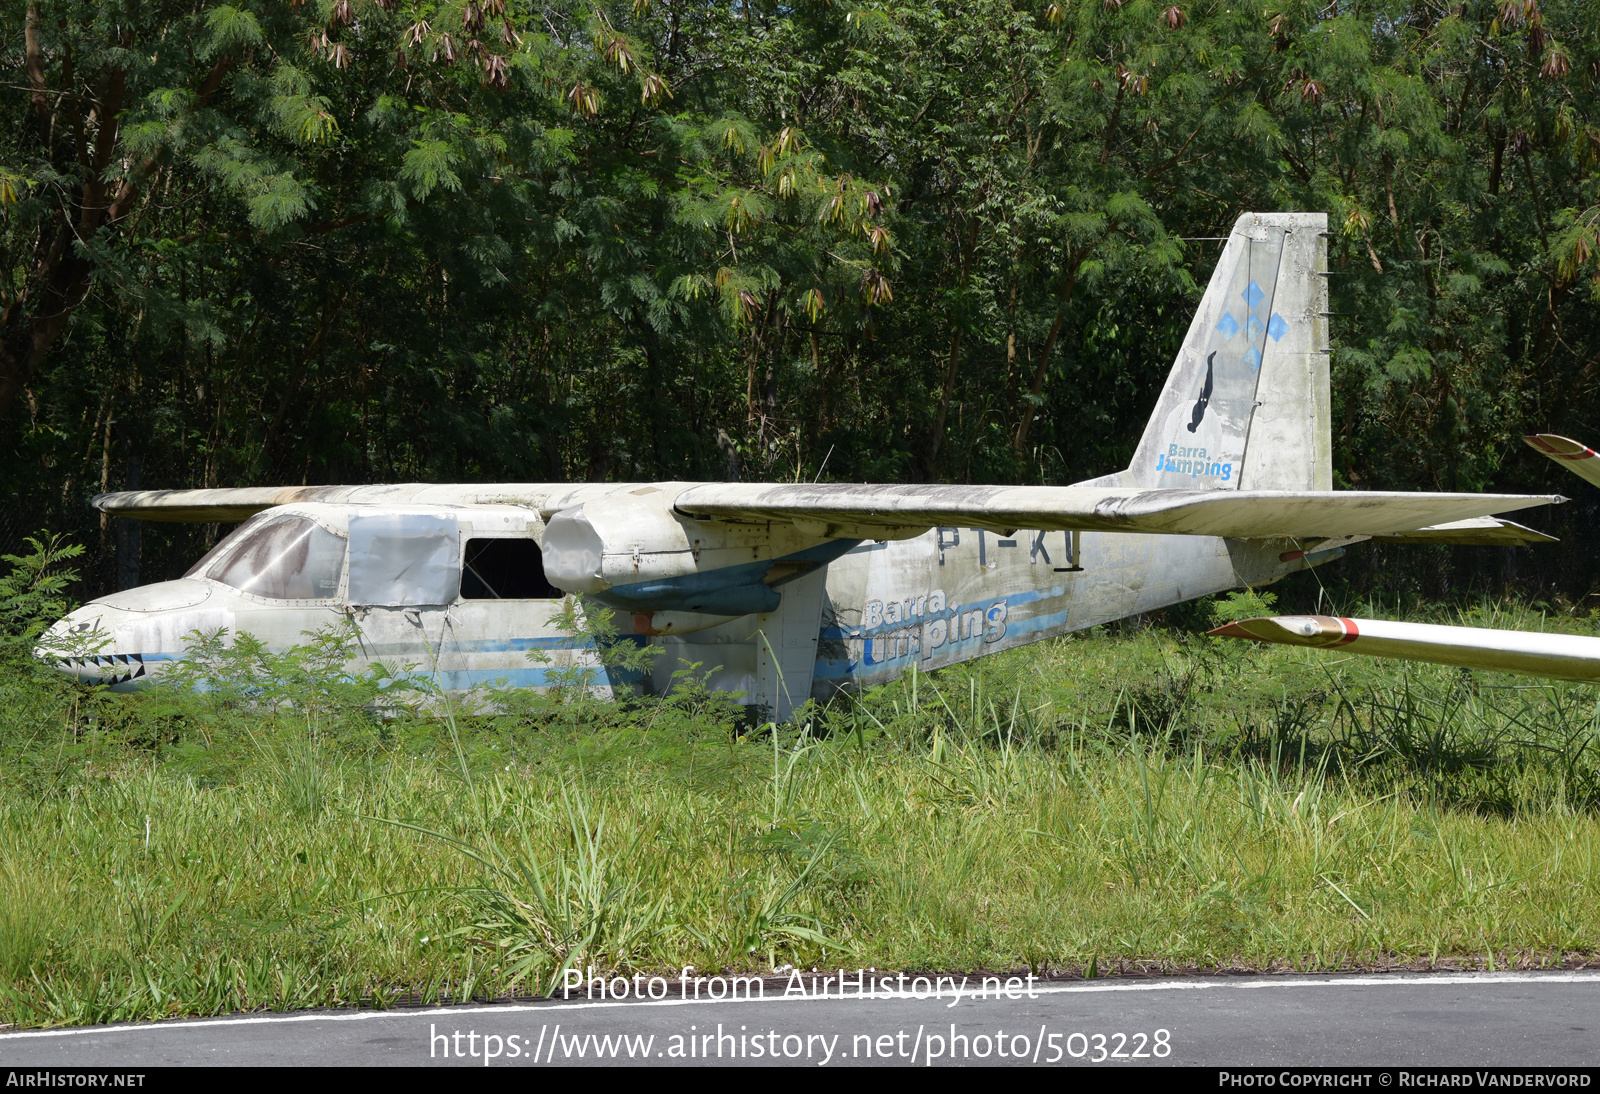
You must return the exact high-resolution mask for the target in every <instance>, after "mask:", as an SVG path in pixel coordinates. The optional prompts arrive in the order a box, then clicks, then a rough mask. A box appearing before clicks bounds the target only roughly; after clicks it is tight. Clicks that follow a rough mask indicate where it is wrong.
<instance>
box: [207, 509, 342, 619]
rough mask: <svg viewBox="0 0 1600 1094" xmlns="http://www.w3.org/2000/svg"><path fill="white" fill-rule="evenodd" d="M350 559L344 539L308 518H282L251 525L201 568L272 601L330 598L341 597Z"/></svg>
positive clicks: (244, 528)
mask: <svg viewBox="0 0 1600 1094" xmlns="http://www.w3.org/2000/svg"><path fill="white" fill-rule="evenodd" d="M256 519H259V518H256ZM252 526H253V527H252ZM344 556H345V540H344V537H343V536H339V535H335V534H334V533H332V532H330V531H328V530H327V529H326V528H324V527H323V526H322V525H320V524H318V523H317V522H316V521H314V520H311V519H309V518H307V517H279V518H276V519H269V520H265V521H262V522H261V523H260V524H259V525H257V524H256V523H255V520H252V521H250V522H249V523H247V524H246V525H244V526H243V527H241V528H240V529H239V530H238V531H237V532H235V533H234V534H233V535H232V536H229V537H228V540H227V541H225V542H224V543H222V544H219V545H218V547H217V549H216V550H214V551H212V552H211V554H210V555H208V556H207V559H208V560H210V561H209V562H207V561H204V560H203V562H202V565H203V566H204V569H203V570H202V569H201V568H200V567H196V569H197V570H200V572H201V574H202V576H205V577H209V578H211V579H212V580H213V581H220V582H222V584H224V585H229V586H232V587H233V588H235V589H238V590H239V591H240V592H242V593H250V594H252V595H254V596H261V597H266V598H267V599H269V600H328V599H331V598H333V597H334V596H337V595H338V591H339V575H340V572H341V571H342V570H343V569H344ZM190 572H191V573H193V572H195V571H193V570H191V571H190Z"/></svg>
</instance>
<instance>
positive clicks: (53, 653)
mask: <svg viewBox="0 0 1600 1094" xmlns="http://www.w3.org/2000/svg"><path fill="white" fill-rule="evenodd" d="M119 645H120V644H119V643H118V642H117V641H116V640H115V638H114V636H113V632H112V628H111V626H110V624H109V621H108V620H106V619H105V618H104V613H103V612H102V611H100V610H98V609H97V608H96V606H95V605H93V604H86V605H84V606H83V607H81V608H79V609H77V610H76V611H74V612H72V613H70V614H69V615H67V616H66V617H65V618H63V619H60V620H57V621H56V623H55V624H53V625H52V626H51V627H50V629H49V630H47V631H45V632H44V634H42V635H40V636H39V643H38V645H36V646H35V647H34V648H33V655H34V656H35V657H37V658H38V659H40V660H41V661H44V662H45V663H47V664H49V665H50V666H51V667H53V668H55V669H56V670H57V671H59V672H62V673H64V674H66V675H67V676H70V677H72V678H73V679H74V680H77V681H79V682H80V683H84V684H108V685H111V686H113V687H115V686H117V685H129V684H133V683H134V682H136V681H143V679H144V678H145V676H146V672H147V669H146V666H145V663H144V656H143V654H142V653H140V652H132V651H128V650H121V649H119V648H118V647H119Z"/></svg>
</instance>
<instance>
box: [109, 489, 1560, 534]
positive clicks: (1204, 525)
mask: <svg viewBox="0 0 1600 1094" xmlns="http://www.w3.org/2000/svg"><path fill="white" fill-rule="evenodd" d="M678 486H679V487H681V488H680V489H678V490H677V494H676V509H677V511H678V512H679V513H682V514H685V515H687V516H690V517H697V518H700V519H706V520H735V521H767V520H781V521H789V522H792V523H794V524H796V525H797V526H799V527H801V528H802V530H804V531H808V532H812V533H813V534H816V535H819V536H828V537H834V538H848V537H858V538H863V539H890V538H897V537H906V536H912V535H918V534H920V533H922V532H924V531H926V530H927V529H929V528H933V527H936V526H938V525H951V524H954V525H961V526H964V527H974V528H989V529H993V530H995V531H998V532H1004V533H1007V534H1009V533H1010V532H1012V531H1014V530H1015V529H1018V528H1030V529H1035V530H1039V531H1054V530H1064V531H1086V532H1142V533H1152V534H1163V535H1200V536H1227V537H1235V538H1275V537H1285V536H1287V537H1294V538H1307V539H1316V538H1329V537H1350V536H1374V537H1376V536H1390V535H1397V534H1404V535H1422V536H1428V534H1429V533H1432V534H1433V535H1432V536H1431V537H1429V541H1430V542H1437V541H1441V539H1440V537H1448V536H1450V535H1456V534H1460V533H1462V532H1463V529H1460V528H1455V529H1454V531H1451V528H1452V526H1453V524H1459V522H1462V521H1474V520H1478V519H1480V518H1483V517H1485V516H1486V515H1487V514H1490V513H1504V512H1510V511H1513V510H1517V509H1526V508H1528V507H1530V506H1534V505H1547V504H1550V503H1552V502H1559V501H1562V500H1564V499H1562V498H1560V497H1556V496H1545V495H1529V494H1424V493H1384V492H1373V491H1360V490H1323V491H1317V490H1305V491H1276V490H1173V489H1151V488H1139V487H1121V486H1111V487H1107V486H937V485H935V486H905V485H883V486H870V485H868V486H858V485H853V484H846V483H822V484H816V485H806V484H803V483H800V484H795V483H697V484H687V485H685V484H678ZM585 489H587V490H594V489H602V490H609V489H612V488H607V487H598V488H596V487H589V488H585ZM616 489H624V488H623V487H617V488H616ZM582 492H583V491H581V490H575V489H573V488H571V487H568V486H549V485H538V484H504V485H493V484H490V485H471V486H461V487H449V486H443V485H439V486H427V485H424V484H416V483H413V484H401V485H393V486H287V487H245V488H239V489H218V490H140V491H124V492H121V493H115V494H101V495H100V496H98V497H96V498H95V499H94V505H95V508H97V509H99V510H100V511H101V512H103V513H107V514H109V515H111V516H118V517H136V518H139V519H143V520H164V521H201V522H204V521H218V522H229V521H238V520H244V519H245V518H246V517H249V516H250V515H252V514H254V513H258V512H260V511H261V510H263V509H268V508H271V507H272V506H275V505H287V504H290V503H292V502H310V501H318V502H345V503H349V504H358V505H382V504H397V505H398V504H407V503H413V504H416V503H424V502H426V503H430V504H440V503H444V504H464V505H470V504H474V503H478V502H482V501H485V500H486V499H492V500H494V501H495V502H496V503H499V504H523V505H529V506H532V507H535V508H538V509H539V510H540V511H541V512H545V513H546V515H547V516H548V515H550V513H553V512H554V511H556V510H559V509H562V508H565V507H567V506H569V505H572V504H575V503H576V501H577V499H578V496H579V494H581V493H582ZM1497 523H1498V522H1497ZM1513 527H1515V526H1513ZM1413 530H1420V531H1413ZM1484 532H1485V529H1478V534H1484ZM1449 541H1451V542H1459V540H1458V539H1457V540H1449Z"/></svg>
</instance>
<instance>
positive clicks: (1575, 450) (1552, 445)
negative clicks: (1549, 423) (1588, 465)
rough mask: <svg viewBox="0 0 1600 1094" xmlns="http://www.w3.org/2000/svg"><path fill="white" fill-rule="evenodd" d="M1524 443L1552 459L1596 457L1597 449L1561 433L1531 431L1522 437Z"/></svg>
mask: <svg viewBox="0 0 1600 1094" xmlns="http://www.w3.org/2000/svg"><path fill="white" fill-rule="evenodd" d="M1522 441H1523V443H1524V444H1526V445H1527V446H1528V447H1529V448H1531V449H1533V450H1534V451H1535V452H1538V453H1539V454H1541V455H1544V456H1548V457H1550V458H1551V459H1552V460H1588V459H1593V458H1595V455H1596V453H1595V450H1594V449H1592V448H1590V447H1589V446H1588V445H1586V444H1584V443H1583V442H1582V441H1575V440H1573V439H1572V438H1571V437H1563V436H1561V435H1560V434H1559V433H1529V434H1527V435H1525V436H1524V437H1523V438H1522Z"/></svg>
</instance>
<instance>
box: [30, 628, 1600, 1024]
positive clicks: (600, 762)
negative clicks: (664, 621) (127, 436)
mask: <svg viewBox="0 0 1600 1094" xmlns="http://www.w3.org/2000/svg"><path fill="white" fill-rule="evenodd" d="M1518 622H1521V623H1523V624H1529V623H1533V624H1534V625H1537V624H1536V621H1535V620H1531V619H1529V618H1527V617H1523V618H1521V619H1520V620H1518ZM258 654H259V651H258ZM292 667H293V666H288V667H285V666H277V669H274V666H273V665H272V664H267V663H265V662H263V663H259V664H256V665H255V666H254V667H253V668H252V669H251V670H250V671H251V672H252V673H255V674H257V678H259V679H271V680H281V681H287V682H286V683H282V684H281V687H282V688H284V689H287V690H284V691H283V692H282V694H281V695H278V696H277V698H276V699H274V700H273V701H270V702H268V701H263V699H262V696H261V695H260V694H259V693H254V694H240V693H237V692H235V691H230V690H229V688H227V687H221V686H219V687H213V688H211V689H210V690H207V691H204V692H200V693H187V692H186V693H178V692H167V693H163V694H157V695H152V696H146V697H133V698H126V697H120V696H111V695H107V694H104V693H85V692H80V691H78V690H76V689H75V688H73V687H72V686H70V685H68V684H65V683H58V682H56V681H54V680H53V679H51V678H50V677H48V676H35V675H29V674H27V673H26V672H25V671H23V670H21V669H20V668H19V670H18V671H17V672H12V673H7V674H6V675H5V676H4V678H3V680H0V1011H3V1014H0V1021H6V1022H11V1023H16V1024H25V1025H39V1024H54V1023H82V1022H98V1021H110V1020H121V1019H130V1018H155V1017H164V1016H171V1015H187V1014H209V1013H218V1012H225V1011H237V1010H250V1009H257V1008H274V1009H284V1008H291V1007H305V1006H327V1005H352V1004H361V1005H380V1006H381V1005H387V1004H390V1003H392V1002H394V1001H395V1000H397V999H401V998H413V999H428V1000H436V999H463V998H469V997H485V996H496V995H500V994H505V993H513V992H523V993H526V992H534V991H543V990H547V989H548V988H549V986H550V985H551V984H558V983H559V982H560V979H561V973H562V971H563V970H564V969H566V968H580V969H586V968H588V967H589V966H593V967H594V968H595V969H596V970H601V969H604V970H606V971H620V972H625V973H631V972H632V971H635V970H640V971H643V970H673V971H676V970H677V969H678V968H679V967H681V966H683V965H685V964H692V965H695V966H696V967H697V968H699V969H701V970H709V969H730V970H733V969H736V970H741V971H747V970H770V969H772V968H774V967H777V966H782V965H784V964H794V965H797V966H810V965H820V964H824V963H826V964H828V965H833V966H838V965H840V964H843V965H845V966H847V967H851V968H854V967H855V966H856V965H858V964H861V965H874V966H877V967H878V968H916V969H964V970H973V969H1010V968H1017V967H1020V966H1024V965H1026V966H1029V967H1030V968H1032V969H1034V970H1036V971H1054V972H1059V971H1062V970H1071V971H1080V972H1082V971H1086V970H1093V971H1094V972H1096V973H1101V974H1103V973H1105V972H1107V971H1109V970H1113V969H1116V968H1120V967H1127V966H1129V965H1130V964H1132V965H1144V966H1151V967H1163V968H1204V969H1217V968H1234V967H1250V968H1294V969H1334V968H1347V967H1353V966H1362V967H1366V966H1389V965H1394V964H1401V963H1403V964H1422V965H1427V964H1429V963H1435V962H1439V963H1460V964H1469V965H1474V966H1487V965H1493V966H1496V967H1498V966H1499V965H1502V964H1505V963H1517V964H1541V963H1543V964H1553V963H1561V962H1570V961H1572V960H1578V959H1584V960H1587V959H1589V958H1591V957H1593V956H1595V953H1596V951H1597V950H1600V946H1597V943H1596V939H1597V938H1600V900H1597V899H1596V896H1597V895H1600V893H1597V889H1600V871H1597V866H1600V859H1597V837H1600V808H1597V806H1600V796H1597V786H1600V781H1597V775H1596V772H1597V767H1600V765H1597V762H1596V754H1595V737H1596V733H1595V730H1596V721H1595V720H1596V705H1595V694H1594V692H1593V691H1592V690H1591V689H1589V688H1586V687H1578V686H1568V685H1560V684H1554V685H1549V684H1538V683H1530V682H1529V681H1526V680H1519V679H1515V678H1510V677H1505V678H1499V677H1493V676H1466V675H1463V674H1461V673H1459V672H1456V671H1454V670H1447V669H1434V668H1429V667H1425V666H1422V667H1419V666H1402V665H1396V664H1389V663H1383V662H1374V661H1362V660H1357V659H1353V658H1339V657H1332V658H1330V657H1327V656H1326V655H1325V654H1321V653H1319V652H1317V651H1302V650H1292V649H1259V650H1257V649H1250V648H1246V647H1235V646H1224V645H1222V644H1220V643H1211V642H1204V641H1200V640H1196V639H1194V638H1192V637H1188V636H1185V635H1182V634H1179V633H1176V632H1171V631H1166V630H1162V629H1157V628H1150V629H1137V628H1132V627H1130V628H1124V629H1122V630H1120V631H1116V632H1111V631H1104V632H1099V633H1090V634H1085V635H1080V636H1075V637H1072V638H1069V639H1064V640H1059V641H1055V642H1050V643H1045V644H1042V645H1039V646H1036V647H1032V648H1030V649H1027V650H1022V651H1016V652H1014V653H1012V654H1007V655H1003V656H1001V657H998V658H993V659H989V660H986V661H982V662H978V663H976V665H974V666H971V667H969V668H963V669H959V670H953V671H949V672H945V673H942V674H938V675H935V676H923V675H913V676H910V677H908V678H906V679H904V680H902V681H901V682H900V683H898V684H896V685H893V686H891V687H888V688H884V689H880V690H878V691H876V692H874V693H872V694H869V695H867V696H864V697H862V698H861V699H859V700H856V701H840V702H838V703H835V704H832V705H830V706H829V707H827V708H825V709H812V710H811V711H809V718H808V719H807V720H806V721H804V722H803V724H801V725H799V726H792V727H779V728H777V729H774V728H772V727H761V728H757V729H748V728H742V727H741V726H740V724H739V720H738V717H737V714H738V712H737V710H736V709H735V708H733V707H731V706H730V705H729V704H727V703H726V702H725V701H724V700H723V699H721V698H719V697H718V696H715V695H712V694H709V693H706V692H705V691H704V690H703V689H696V688H693V687H689V688H686V689H684V691H683V692H682V693H681V694H680V695H679V696H678V697H676V698H675V699H673V700H671V701H668V702H640V703H635V704H606V703H598V702H576V703H574V702H566V701H563V703H562V704H561V705H560V706H559V708H558V707H553V706H550V705H542V704H541V703H540V702H539V701H536V700H532V699H527V698H526V697H524V698H523V699H520V700H516V701H513V702H511V703H510V704H507V706H506V707H505V708H504V709H502V711H501V712H500V713H495V714H479V715H475V716H470V717H468V716H463V717H461V718H459V719H456V718H455V717H454V716H452V717H451V718H444V719H441V718H435V717H430V716H427V715H425V714H424V713H413V714H406V713H405V712H404V711H403V710H402V709H400V708H398V707H394V706H393V704H391V710H390V712H389V714H390V716H387V717H384V718H378V717H375V716H373V715H372V714H371V713H370V702H368V701H367V699H370V696H367V699H363V695H365V694H366V693H364V692H362V691H361V689H360V688H359V687H356V686H355V684H358V683H359V682H355V683H352V682H348V681H347V682H345V684H342V685H340V687H349V688H353V689H354V690H349V691H341V690H339V688H337V687H333V686H331V685H329V684H328V683H327V682H326V681H319V682H317V683H316V691H315V695H316V696H317V701H316V702H315V703H308V702H300V701H296V699H295V692H294V688H295V687H298V686H301V685H299V684H297V683H295V680H294V679H293V678H292V677H293V674H292V673H291V672H289V671H288V669H289V668H292ZM278 670H282V671H278ZM216 671H218V672H226V671H231V670H228V668H227V666H226V665H221V666H220V667H218V668H217V670H216ZM274 686H279V685H274ZM274 694H275V695H276V694H277V693H274ZM280 699H281V700H282V701H278V700H280Z"/></svg>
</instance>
